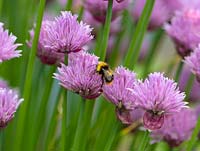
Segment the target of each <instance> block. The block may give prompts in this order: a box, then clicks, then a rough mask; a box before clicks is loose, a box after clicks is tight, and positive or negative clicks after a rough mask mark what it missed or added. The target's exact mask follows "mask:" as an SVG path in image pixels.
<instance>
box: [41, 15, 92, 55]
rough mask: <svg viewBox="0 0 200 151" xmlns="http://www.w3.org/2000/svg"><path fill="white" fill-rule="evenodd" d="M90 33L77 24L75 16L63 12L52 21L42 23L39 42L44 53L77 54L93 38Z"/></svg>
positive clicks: (87, 28)
mask: <svg viewBox="0 0 200 151" xmlns="http://www.w3.org/2000/svg"><path fill="white" fill-rule="evenodd" d="M91 31H92V29H91V28H90V27H89V26H88V25H86V24H84V23H83V22H82V21H81V22H80V23H79V22H78V20H77V15H72V14H71V12H67V11H63V12H61V15H60V16H59V17H57V18H55V20H54V21H45V22H44V23H43V26H42V30H41V34H40V40H39V42H40V45H41V47H42V48H43V49H45V50H46V51H54V52H56V53H70V52H77V51H80V50H81V49H82V47H83V46H84V45H86V44H87V43H88V42H89V41H90V40H91V39H92V38H93V36H92V35H91Z"/></svg>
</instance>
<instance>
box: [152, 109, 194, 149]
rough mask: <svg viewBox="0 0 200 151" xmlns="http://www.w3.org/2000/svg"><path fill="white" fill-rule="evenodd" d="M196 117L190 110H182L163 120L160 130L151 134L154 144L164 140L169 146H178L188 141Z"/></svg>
mask: <svg viewBox="0 0 200 151" xmlns="http://www.w3.org/2000/svg"><path fill="white" fill-rule="evenodd" d="M196 121H197V116H196V114H195V112H194V111H193V110H192V109H182V110H181V111H180V112H178V113H176V114H173V115H171V116H169V117H167V118H166V119H165V122H164V124H163V126H162V128H161V129H159V130H155V131H153V132H152V134H151V136H152V138H153V139H154V142H157V141H160V140H165V141H166V142H167V143H168V144H169V145H170V146H172V147H175V146H179V145H180V144H181V143H182V142H183V141H185V140H187V139H189V137H190V136H191V133H192V131H193V129H194V127H195V125H196Z"/></svg>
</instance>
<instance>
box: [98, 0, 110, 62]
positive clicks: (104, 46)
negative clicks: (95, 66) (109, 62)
mask: <svg viewBox="0 0 200 151" xmlns="http://www.w3.org/2000/svg"><path fill="white" fill-rule="evenodd" d="M112 6H113V0H109V2H108V8H107V13H106V21H105V25H104V28H103V37H102V41H101V51H102V52H101V57H100V58H101V60H105V57H106V50H107V45H108V39H109V33H110V23H111V19H112ZM98 51H100V50H98Z"/></svg>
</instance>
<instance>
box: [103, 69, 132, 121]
mask: <svg viewBox="0 0 200 151" xmlns="http://www.w3.org/2000/svg"><path fill="white" fill-rule="evenodd" d="M135 80H136V76H135V73H134V72H131V71H129V70H128V69H125V68H124V67H118V68H117V69H116V70H115V73H114V80H113V82H112V84H110V85H104V86H103V94H104V96H105V97H106V99H107V100H109V101H110V102H112V103H113V104H114V105H115V106H116V112H117V116H118V118H119V119H120V120H122V119H123V120H122V122H123V123H125V124H128V123H129V124H130V122H131V121H130V120H129V119H130V117H129V116H130V111H131V110H133V109H135V102H134V99H133V98H132V95H131V92H130V91H129V90H128V89H127V88H134V82H135ZM125 119H126V120H125Z"/></svg>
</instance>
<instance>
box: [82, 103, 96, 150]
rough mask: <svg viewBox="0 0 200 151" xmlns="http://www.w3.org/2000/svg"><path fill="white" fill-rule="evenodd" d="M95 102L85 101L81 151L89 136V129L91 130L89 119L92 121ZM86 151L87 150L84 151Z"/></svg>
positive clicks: (84, 147)
mask: <svg viewBox="0 0 200 151" xmlns="http://www.w3.org/2000/svg"><path fill="white" fill-rule="evenodd" d="M94 103H95V100H87V102H86V107H85V113H84V121H83V123H82V124H83V129H82V136H81V137H82V143H81V144H82V148H81V151H85V149H86V145H87V140H88V138H89V136H90V133H89V129H90V128H91V119H92V112H93V109H94ZM86 150H87V149H86Z"/></svg>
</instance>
